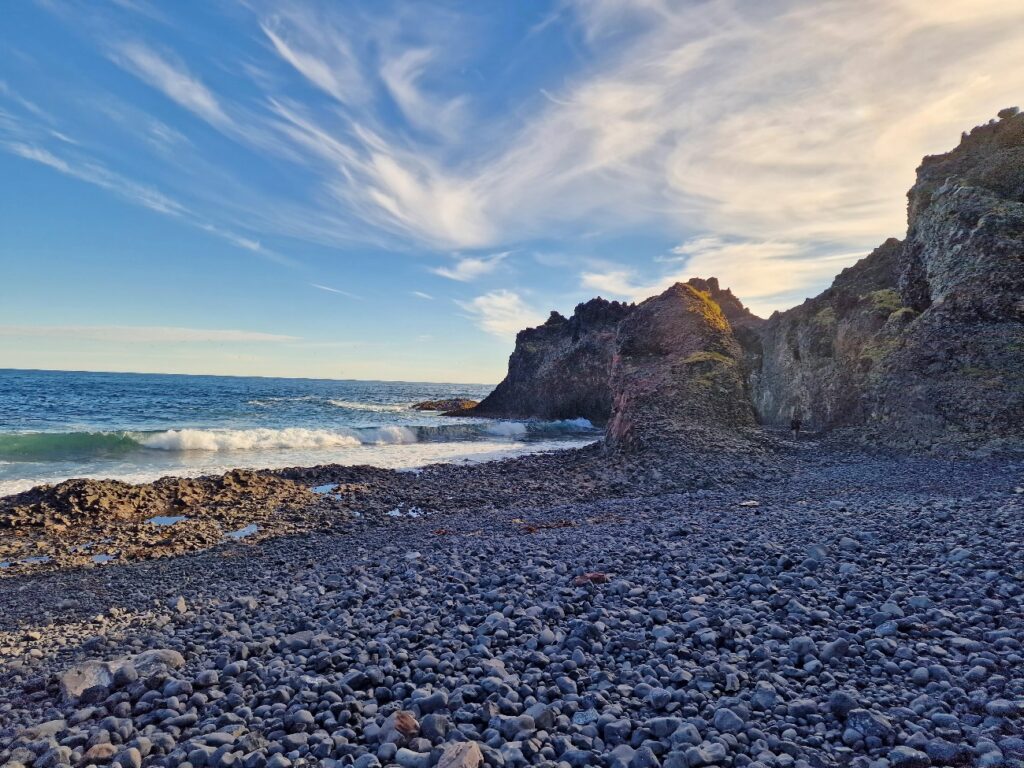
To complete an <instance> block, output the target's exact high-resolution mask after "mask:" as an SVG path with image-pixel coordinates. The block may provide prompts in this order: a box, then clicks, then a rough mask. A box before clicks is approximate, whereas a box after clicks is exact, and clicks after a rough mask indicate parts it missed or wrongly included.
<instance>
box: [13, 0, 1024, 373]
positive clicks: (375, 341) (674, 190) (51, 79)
mask: <svg viewBox="0 0 1024 768" xmlns="http://www.w3.org/2000/svg"><path fill="white" fill-rule="evenodd" d="M1022 95H1024V3H1021V2H1020V0H816V1H815V2H811V1H810V0H775V1H774V2H771V3H758V2H750V1H749V0H678V1H676V0H551V1H550V2H545V1H544V0H530V2H516V3H511V2H509V3H503V2H483V3H474V2H426V1H425V2H416V3H407V2H389V1H388V0H374V1H373V2H369V1H367V2H358V1H353V2H345V3H338V2H316V1H315V0H292V1H290V2H289V1H286V0H273V1H272V0H181V1H180V2H175V3H163V2H155V1H153V2H151V1H150V0H11V2H8V3H5V4H4V22H3V24H0V179H3V182H2V183H0V368H4V367H17V368H53V369H70V370H83V369H87V370H108V371H155V372H171V373H215V374H240V375H271V376H308V377H319V378H362V379H395V380H419V381H451V382H479V383H490V382H497V381H498V380H499V379H500V378H501V377H502V376H503V375H504V371H505V365H506V361H507V358H508V355H509V353H510V352H511V351H512V347H513V343H514V338H515V333H516V331H517V330H519V329H521V328H524V327H527V326H531V325H536V324H538V323H541V322H543V321H544V319H546V317H547V316H548V313H549V312H550V311H551V310H558V311H560V312H562V313H563V314H566V315H567V314H569V313H571V312H572V309H573V307H574V306H575V305H576V304H577V303H578V302H580V301H584V300H586V299H588V298H591V297H593V296H595V295H601V296H604V297H605V298H609V299H622V300H629V301H635V300H642V299H644V298H646V297H647V296H650V295H653V294H655V293H658V292H660V291H661V290H663V289H664V288H665V287H667V286H668V285H670V284H671V283H673V282H675V281H677V280H685V279H687V278H689V277H693V276H700V277H709V276H716V277H718V278H719V279H720V281H721V283H722V284H723V285H724V286H728V287H731V288H732V289H733V291H734V292H735V293H736V294H737V295H738V296H739V297H740V298H741V299H742V300H743V301H744V302H745V303H746V304H747V305H748V306H750V307H751V308H752V309H753V310H754V311H755V312H757V313H758V314H761V315H763V316H767V315H768V314H770V313H771V312H772V311H775V310H782V309H786V308H788V307H790V306H793V305H795V304H798V303H800V302H801V301H802V300H803V299H804V298H806V297H808V296H812V295H814V294H816V293H818V292H819V291H820V290H822V289H823V288H825V287H827V285H828V284H829V283H830V282H831V279H832V277H833V276H834V275H835V274H836V273H837V272H838V271H840V270H841V269H842V268H844V267H846V266H848V265H850V264H852V263H854V262H855V261H856V260H857V259H858V258H861V257H862V256H864V255H866V254H867V253H868V252H870V250H871V249H872V248H873V247H875V246H876V245H878V244H879V243H881V242H882V241H883V240H884V239H885V238H887V237H891V236H896V237H900V236H902V235H903V233H904V230H905V219H906V198H905V194H906V190H907V189H908V188H909V187H910V185H911V184H912V183H913V179H914V169H915V167H916V166H917V165H918V163H919V162H920V159H921V157H922V156H923V155H925V154H934V153H939V152H944V151H947V150H948V149H951V148H952V147H953V146H955V145H956V143H957V141H958V140H959V137H960V133H961V132H962V131H964V130H967V129H970V128H971V127H973V126H974V125H977V124H980V123H984V122H987V121H988V120H989V119H991V118H993V117H994V116H995V114H996V112H997V111H998V110H999V109H1001V108H1003V107H1007V106H1012V105H1016V104H1019V103H1020V101H1021V100H1022V98H1021V97H1022ZM1022 106H1024V105H1022Z"/></svg>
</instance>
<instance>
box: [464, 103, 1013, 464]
mask: <svg viewBox="0 0 1024 768" xmlns="http://www.w3.org/2000/svg"><path fill="white" fill-rule="evenodd" d="M908 197H909V204H908V230H907V236H906V239H905V240H903V241H900V240H895V239H890V240H887V241H886V242H885V243H883V244H882V245H881V246H879V247H878V248H877V249H876V250H875V251H874V252H872V253H871V254H870V255H869V256H867V257H865V258H864V259H862V260H861V261H860V262H858V263H857V264H855V265H853V266H852V267H850V268H848V269H846V270H844V271H843V272H842V273H841V274H840V275H838V276H837V277H836V279H835V281H834V282H833V284H832V285H831V287H829V288H828V289H827V290H826V291H824V292H823V293H821V294H820V295H819V296H816V297H815V298H813V299H808V300H807V301H805V302H804V303H803V304H801V305H800V306H798V307H794V308H793V309H790V310H788V311H786V312H780V313H775V314H773V315H772V316H771V317H770V318H769V319H768V320H761V319H760V318H757V317H756V316H754V315H753V314H751V313H750V312H749V310H747V309H746V308H745V307H743V305H742V304H741V303H740V301H739V300H738V299H737V298H736V297H735V296H733V294H732V293H731V292H730V291H728V290H723V289H721V288H720V286H719V284H718V281H717V280H715V279H714V278H710V279H708V280H702V279H698V278H694V279H692V280H690V281H689V282H688V283H686V284H685V285H676V286H673V287H672V288H671V289H669V291H667V292H666V293H664V294H662V295H661V296H658V297H655V298H654V299H649V300H648V301H645V302H643V303H642V304H640V305H639V306H637V307H635V308H633V307H628V306H624V305H614V304H609V303H608V302H604V301H603V300H598V299H595V300H594V302H588V303H587V304H581V305H580V306H579V307H577V314H576V315H574V316H573V318H572V319H571V320H568V321H567V320H565V319H564V318H562V317H561V316H559V315H556V314H552V319H551V320H549V321H548V323H546V324H545V325H544V326H542V327H541V328H537V329H532V330H529V331H524V332H523V333H521V334H520V335H519V337H518V338H517V344H516V351H515V352H514V353H513V355H512V359H511V361H510V367H509V376H508V377H507V378H506V380H505V381H503V382H502V384H501V385H499V387H498V389H496V390H495V392H494V394H492V395H491V396H490V397H489V398H487V399H486V400H485V401H484V403H482V404H481V405H482V406H486V408H484V407H481V409H479V412H480V414H481V415H498V416H515V417H537V418H570V417H574V416H586V417H587V418H590V419H591V420H592V421H595V422H603V421H604V420H605V418H607V417H608V416H610V417H611V421H610V424H609V431H608V435H607V436H608V442H609V445H611V446H626V445H633V444H636V443H638V442H641V443H642V442H643V441H644V440H647V439H656V435H655V434H654V433H656V432H660V433H662V434H663V435H664V436H665V437H668V436H669V434H674V433H680V432H691V431H692V430H694V429H697V428H701V429H703V428H705V427H711V428H713V429H714V430H718V431H719V432H720V431H721V429H725V430H728V429H734V430H735V429H740V428H742V427H744V426H747V425H748V424H749V423H750V421H751V419H752V417H751V413H755V414H756V418H757V420H758V421H760V422H761V423H762V424H765V425H769V426H780V427H781V426H785V425H788V423H789V420H790V419H791V418H792V417H793V416H799V417H801V419H802V420H803V422H804V424H805V425H806V426H808V427H810V428H812V429H820V430H831V429H836V428H854V429H856V430H857V431H858V433H859V434H860V435H861V436H862V437H864V438H865V439H866V440H869V441H871V442H873V443H876V444H878V443H881V444H886V445H890V446H893V447H901V448H915V449H917V448H952V449H972V448H977V447H980V446H990V447H1020V446H1022V445H1024V375H1022V374H1024V115H1021V114H1018V112H1017V110H1016V109H1009V110H1003V111H1002V112H1000V114H999V120H996V121H993V122H991V123H989V124H988V125H985V126H981V127H979V128H976V129H974V130H973V131H971V132H970V133H969V134H965V135H964V137H963V140H962V141H961V143H960V145H959V146H958V147H957V148H956V149H954V150H953V151H951V152H949V153H947V154H944V155H938V156H934V157H928V158H925V160H924V161H923V163H922V165H921V166H920V168H919V169H918V174H917V182H916V183H915V185H914V187H913V188H912V189H911V190H910V192H909V195H908ZM608 308H611V309H608ZM581 310H582V311H581ZM588 313H594V314H597V315H598V316H599V319H597V320H596V321H594V320H591V321H585V320H584V316H586V315H587V314H588ZM697 317H702V318H703V321H702V322H700V323H697V322H695V318H697ZM701 354H704V355H705V357H704V359H703V360H702V362H701V363H700V366H697V367H695V365H696V364H695V363H693V362H689V363H688V362H687V361H688V360H691V359H693V360H695V359H696V358H694V356H695V355H696V356H700V355H701ZM701 366H702V367H701ZM709 377H710V378H709ZM710 380H713V384H710V388H705V387H704V386H703V384H702V382H703V383H708V382H709V381H710ZM613 401H614V406H613V405H612V404H613ZM647 432H651V434H650V435H646V433H647Z"/></svg>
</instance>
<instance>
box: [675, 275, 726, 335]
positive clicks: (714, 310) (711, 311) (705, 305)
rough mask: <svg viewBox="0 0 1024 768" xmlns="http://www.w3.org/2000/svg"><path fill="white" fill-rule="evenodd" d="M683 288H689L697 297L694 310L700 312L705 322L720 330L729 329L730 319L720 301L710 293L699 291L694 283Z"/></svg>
mask: <svg viewBox="0 0 1024 768" xmlns="http://www.w3.org/2000/svg"><path fill="white" fill-rule="evenodd" d="M683 288H684V289H685V290H688V291H689V292H690V294H691V295H692V296H693V297H694V298H695V299H697V304H696V306H694V307H693V311H694V312H696V313H698V314H699V315H700V316H701V317H702V318H703V319H704V322H706V323H707V324H708V325H710V326H711V327H712V328H714V329H715V330H718V331H728V330H729V321H728V320H726V319H725V315H724V314H723V312H722V308H721V307H720V306H718V302H716V301H715V300H714V299H712V298H711V294H710V293H707V292H705V291H699V290H697V289H696V288H694V287H693V286H692V285H683Z"/></svg>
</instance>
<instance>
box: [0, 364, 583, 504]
mask: <svg viewBox="0 0 1024 768" xmlns="http://www.w3.org/2000/svg"><path fill="white" fill-rule="evenodd" d="M492 388H493V387H492V386H491V385H485V384H459V383H437V382H407V381H383V380H358V379H315V378H300V377H265V376H218V375H213V374H180V373H173V374H171V373H143V372H131V373H122V372H106V371H59V370H38V369H15V368H4V369H0V496H4V495H8V494H11V493H17V492H20V491H23V490H26V489H28V488H31V487H33V486H35V485H40V484H44V483H48V484H52V483H57V482H60V481H62V480H66V479H68V478H72V477H92V478H109V479H118V480H124V481H127V482H146V481H151V480H154V479H157V478H159V477H162V476H165V475H178V476H188V477H194V476H197V475H204V474H217V473H222V472H225V471H228V470H230V469H234V468H253V469H264V468H280V467H288V466H312V465H316V464H330V463H337V464H369V465H373V466H380V467H391V468H406V469H409V468H415V467H420V466H423V465H425V464H430V463H435V462H452V461H460V462H464V461H482V460H488V459H494V458H500V457H504V456H513V455H520V454H524V453H531V452H536V451H544V450H555V449H559V448H568V447H575V446H579V445H585V444H587V443H589V442H592V441H593V440H595V439H596V438H597V435H598V433H597V431H596V430H595V429H594V428H593V427H592V425H591V424H590V423H589V422H587V421H586V420H571V421H559V422H531V421H507V420H492V419H481V418H470V417H449V416H443V415H441V414H439V413H435V412H424V411H418V410H414V409H413V408H412V405H414V404H415V403H417V402H421V401H424V400H438V399H447V398H452V397H465V398H470V399H474V400H479V399H482V398H483V397H485V396H486V395H487V394H488V393H489V392H490V391H491V390H492Z"/></svg>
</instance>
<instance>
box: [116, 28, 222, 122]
mask: <svg viewBox="0 0 1024 768" xmlns="http://www.w3.org/2000/svg"><path fill="white" fill-rule="evenodd" d="M111 58H112V59H113V60H114V62H115V63H116V64H117V65H118V66H120V67H121V68H122V69H124V70H125V71H127V72H130V73H131V74H133V75H135V76H136V77H138V78H139V79H140V80H142V81H144V82H146V83H148V84H149V85H151V86H152V87H154V88H156V89H158V90H160V91H162V92H163V93H164V94H165V95H166V96H167V98H169V99H171V100H172V101H175V102H177V103H178V104H180V105H181V106H182V107H184V108H185V109H187V110H188V111H189V112H193V113H195V114H196V115H198V116H199V117H201V118H202V119H203V120H206V121H207V122H208V123H212V124H213V125H216V126H225V125H228V124H230V123H231V118H229V117H228V116H227V114H226V113H225V112H224V110H223V109H222V108H221V105H220V103H219V102H218V101H217V98H216V97H215V96H214V95H213V93H212V92H211V91H210V90H209V89H208V88H207V87H206V86H205V85H203V83H202V82H201V81H200V80H199V79H198V78H197V77H195V76H194V75H192V74H191V73H190V72H189V71H188V69H187V68H186V67H185V65H184V64H182V63H181V62H179V61H175V60H173V59H171V58H170V57H168V56H165V55H161V54H159V53H157V52H156V51H155V50H153V49H152V48H149V47H148V46H146V45H143V44H141V43H138V42H130V43H122V44H121V45H117V46H114V47H113V49H112V51H111Z"/></svg>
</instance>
